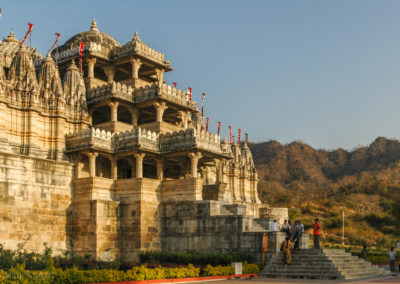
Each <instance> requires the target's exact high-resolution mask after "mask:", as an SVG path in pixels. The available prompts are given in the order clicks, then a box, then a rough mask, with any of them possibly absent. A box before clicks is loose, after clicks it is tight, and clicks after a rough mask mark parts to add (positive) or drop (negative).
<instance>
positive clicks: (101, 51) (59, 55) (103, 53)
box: [52, 42, 111, 62]
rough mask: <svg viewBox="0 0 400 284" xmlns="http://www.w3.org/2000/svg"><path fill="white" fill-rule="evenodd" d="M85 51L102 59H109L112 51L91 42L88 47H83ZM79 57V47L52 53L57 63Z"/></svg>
mask: <svg viewBox="0 0 400 284" xmlns="http://www.w3.org/2000/svg"><path fill="white" fill-rule="evenodd" d="M83 51H84V52H85V51H86V52H87V51H88V52H89V53H90V54H96V55H98V56H100V57H104V58H108V55H109V53H110V51H111V49H110V48H109V47H106V46H102V45H101V44H98V43H95V42H89V43H88V44H87V45H85V46H84V47H83ZM77 56H79V47H76V48H71V49H67V50H63V51H60V52H57V49H55V50H54V51H53V52H52V57H53V59H54V61H57V62H59V61H65V60H69V59H71V58H72V57H77Z"/></svg>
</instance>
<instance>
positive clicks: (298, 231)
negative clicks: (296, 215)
mask: <svg viewBox="0 0 400 284" xmlns="http://www.w3.org/2000/svg"><path fill="white" fill-rule="evenodd" d="M294 231H295V232H294V238H293V239H294V249H297V250H300V246H301V237H302V235H303V233H304V225H303V223H301V221H300V220H297V221H296V226H295V229H294Z"/></svg>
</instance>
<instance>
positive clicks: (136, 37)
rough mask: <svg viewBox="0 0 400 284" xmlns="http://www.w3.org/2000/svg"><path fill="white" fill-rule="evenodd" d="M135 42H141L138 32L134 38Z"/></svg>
mask: <svg viewBox="0 0 400 284" xmlns="http://www.w3.org/2000/svg"><path fill="white" fill-rule="evenodd" d="M133 40H134V41H141V40H140V37H139V34H138V32H137V31H135V35H134V36H133Z"/></svg>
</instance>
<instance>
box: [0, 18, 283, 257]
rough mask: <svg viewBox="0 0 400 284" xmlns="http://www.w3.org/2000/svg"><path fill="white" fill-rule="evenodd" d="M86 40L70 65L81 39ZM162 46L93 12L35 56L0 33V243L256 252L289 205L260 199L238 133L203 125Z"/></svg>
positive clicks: (95, 251)
mask: <svg viewBox="0 0 400 284" xmlns="http://www.w3.org/2000/svg"><path fill="white" fill-rule="evenodd" d="M81 42H83V43H84V49H83V54H82V58H81V62H82V68H83V73H82V72H81V70H80V68H79V61H80V58H79V48H80V43H81ZM169 71H172V68H171V63H170V61H169V60H166V59H165V57H164V54H162V53H160V52H158V51H155V50H153V49H151V48H150V47H148V46H147V45H146V44H145V43H144V42H143V41H142V40H141V39H140V37H139V35H138V33H137V32H136V33H134V36H133V38H132V40H131V41H129V42H128V43H126V44H124V45H121V44H120V43H119V42H118V41H116V40H115V39H114V38H112V37H111V36H109V35H107V34H105V33H103V32H101V31H99V28H98V26H97V24H96V22H95V21H94V20H93V22H92V25H91V27H90V30H89V31H85V32H82V33H79V34H77V35H75V36H73V37H72V38H70V39H69V40H67V41H66V42H65V43H64V44H63V45H61V46H59V47H57V48H56V49H54V50H53V51H52V52H51V53H49V54H47V56H46V57H45V58H43V57H42V56H41V55H40V54H39V53H38V52H37V51H36V50H35V49H34V48H32V47H27V46H25V44H21V41H20V40H18V39H17V38H16V37H15V35H14V34H13V31H11V33H10V34H9V35H8V37H6V38H4V40H3V41H2V42H0V239H1V240H2V241H3V242H5V245H6V246H7V247H14V248H15V247H16V245H17V244H18V243H20V242H22V241H23V240H24V239H25V240H28V239H29V240H28V241H27V242H26V246H27V248H28V249H31V250H38V249H41V247H42V243H43V242H46V243H47V244H49V245H51V246H52V247H53V248H54V249H64V250H65V249H66V250H73V251H75V252H76V253H79V254H82V255H90V256H91V257H92V258H94V259H97V260H114V259H132V260H134V259H136V258H137V256H138V253H140V252H142V251H160V250H163V251H190V250H192V251H201V250H202V251H213V252H216V251H218V252H234V251H235V252H244V253H253V252H255V251H259V250H260V249H261V248H260V240H261V237H260V236H261V234H262V233H263V232H266V231H268V230H269V229H270V224H271V220H272V218H279V219H283V218H287V209H285V208H281V209H279V208H270V207H268V206H267V205H265V204H261V202H260V200H259V197H258V193H257V183H258V178H257V172H256V169H255V166H254V163H253V159H252V155H251V152H250V149H249V147H248V141H247V138H246V140H245V141H242V142H240V141H236V140H233V141H232V143H229V142H227V141H226V139H224V140H221V137H219V135H217V134H215V133H210V132H208V131H206V127H205V125H204V120H203V117H202V115H201V113H200V112H199V110H198V106H197V103H196V102H194V101H192V100H191V99H190V98H189V97H188V95H187V93H186V91H184V90H179V89H177V88H175V87H172V86H170V85H167V84H166V83H165V81H164V73H165V72H169Z"/></svg>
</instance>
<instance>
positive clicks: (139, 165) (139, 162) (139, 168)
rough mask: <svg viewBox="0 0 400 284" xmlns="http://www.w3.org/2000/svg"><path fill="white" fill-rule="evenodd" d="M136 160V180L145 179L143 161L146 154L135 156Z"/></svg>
mask: <svg viewBox="0 0 400 284" xmlns="http://www.w3.org/2000/svg"><path fill="white" fill-rule="evenodd" d="M133 155H134V156H135V158H136V178H143V159H144V156H145V155H146V154H144V153H141V154H133Z"/></svg>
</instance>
